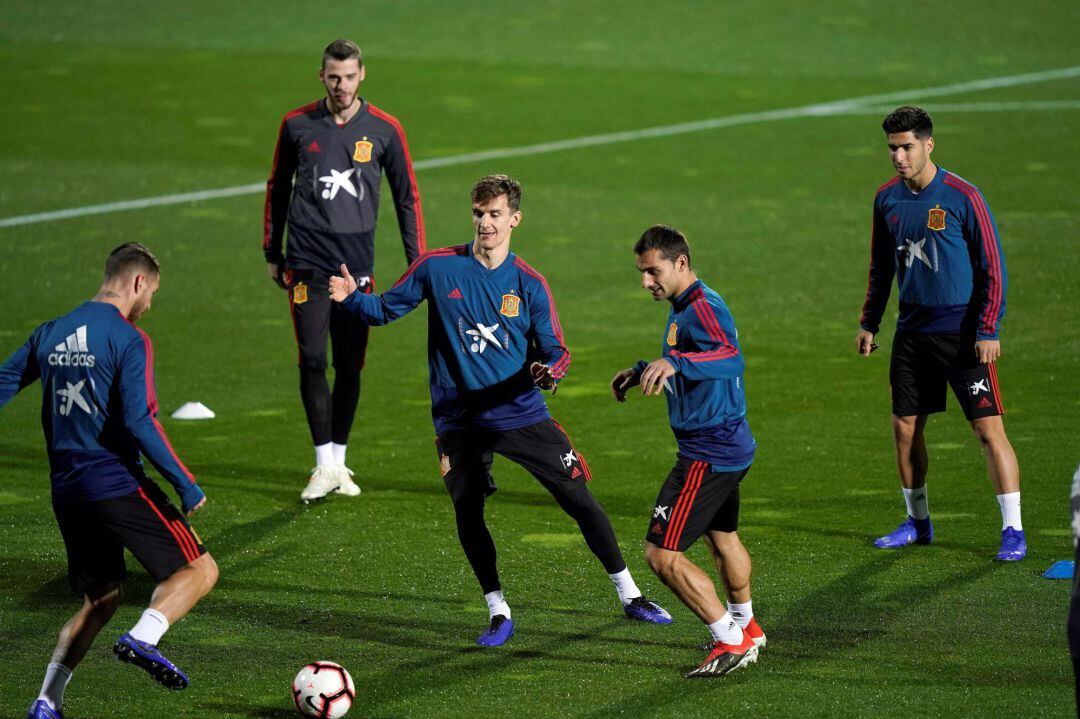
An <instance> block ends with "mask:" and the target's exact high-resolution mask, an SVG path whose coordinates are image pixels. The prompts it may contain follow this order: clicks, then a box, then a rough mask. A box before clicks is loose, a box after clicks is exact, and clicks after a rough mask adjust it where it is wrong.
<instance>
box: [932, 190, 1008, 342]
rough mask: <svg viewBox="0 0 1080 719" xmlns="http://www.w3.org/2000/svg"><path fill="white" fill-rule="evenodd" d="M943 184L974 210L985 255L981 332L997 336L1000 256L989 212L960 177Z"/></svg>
mask: <svg viewBox="0 0 1080 719" xmlns="http://www.w3.org/2000/svg"><path fill="white" fill-rule="evenodd" d="M945 184H946V185H948V186H949V187H953V188H956V189H957V190H959V191H960V192H962V193H964V196H965V197H967V199H968V201H969V202H970V203H971V206H972V207H973V208H974V210H975V220H976V222H977V223H978V226H979V234H980V235H981V238H980V239H981V240H982V246H983V251H984V252H985V253H986V265H987V267H986V270H987V275H988V286H987V288H986V289H987V304H986V307H985V308H984V310H983V314H982V331H983V332H985V333H986V334H997V324H998V313H999V312H1000V311H1001V297H1002V291H1001V255H1000V254H999V252H998V238H997V234H996V233H995V232H994V223H993V222H991V220H990V211H989V210H988V209H987V207H986V201H985V200H983V197H982V194H980V193H979V190H978V189H977V188H976V187H975V186H974V185H972V184H971V183H970V182H967V181H966V180H964V179H963V178H961V177H958V176H956V175H953V174H951V173H950V174H949V175H947V176H946V177H945Z"/></svg>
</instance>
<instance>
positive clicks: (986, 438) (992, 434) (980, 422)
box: [971, 417, 1005, 445]
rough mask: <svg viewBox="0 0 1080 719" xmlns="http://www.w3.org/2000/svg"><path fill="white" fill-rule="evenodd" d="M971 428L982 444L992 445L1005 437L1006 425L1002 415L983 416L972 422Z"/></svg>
mask: <svg viewBox="0 0 1080 719" xmlns="http://www.w3.org/2000/svg"><path fill="white" fill-rule="evenodd" d="M971 430H972V432H974V433H975V438H976V439H978V440H979V443H980V444H983V445H991V444H994V443H995V442H1001V441H1002V440H1004V439H1005V427H1004V425H1003V424H1002V423H1001V417H983V418H982V419H976V420H974V421H973V422H972V423H971Z"/></svg>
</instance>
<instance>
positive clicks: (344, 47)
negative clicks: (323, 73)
mask: <svg viewBox="0 0 1080 719" xmlns="http://www.w3.org/2000/svg"><path fill="white" fill-rule="evenodd" d="M327 60H337V61H339V62H340V61H342V60H356V61H357V62H359V63H360V66H361V67H363V65H364V61H363V60H361V59H360V46H359V45H357V44H356V43H355V42H353V41H352V40H345V39H344V38H342V39H339V40H334V41H333V42H332V43H330V44H329V45H327V46H326V49H325V50H323V53H322V66H323V67H326V61H327Z"/></svg>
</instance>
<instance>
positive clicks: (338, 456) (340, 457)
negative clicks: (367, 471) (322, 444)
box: [330, 442, 347, 464]
mask: <svg viewBox="0 0 1080 719" xmlns="http://www.w3.org/2000/svg"><path fill="white" fill-rule="evenodd" d="M346 446H347V445H344V444H338V443H337V442H331V443H330V447H331V448H332V449H333V450H334V464H345V447H346Z"/></svg>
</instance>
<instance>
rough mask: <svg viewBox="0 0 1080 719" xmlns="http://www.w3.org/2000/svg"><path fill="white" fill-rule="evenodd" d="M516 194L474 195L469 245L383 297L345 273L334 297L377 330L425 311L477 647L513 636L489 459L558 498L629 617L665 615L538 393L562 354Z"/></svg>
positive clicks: (441, 440)
mask: <svg viewBox="0 0 1080 719" xmlns="http://www.w3.org/2000/svg"><path fill="white" fill-rule="evenodd" d="M520 203H521V186H520V185H519V184H518V183H517V181H515V180H513V179H512V178H510V177H507V176H506V175H489V176H487V177H483V178H481V179H480V181H479V182H477V183H476V185H475V186H474V187H473V191H472V215H473V225H474V227H475V234H474V236H473V240H472V242H471V243H469V244H466V245H459V246H457V247H446V248H443V249H438V250H433V251H431V252H428V253H426V254H424V255H422V256H421V257H420V259H419V260H417V261H416V262H414V263H413V264H412V266H411V267H409V269H408V271H407V272H406V273H405V274H404V275H403V276H402V277H401V279H399V280H398V281H397V283H396V284H395V285H394V286H393V287H392V288H391V289H390V290H389V291H387V292H386V293H385V294H383V295H381V296H379V295H373V294H366V293H364V292H363V291H357V282H356V279H355V278H354V277H352V276H351V275H350V274H349V273H348V270H347V268H346V267H345V266H344V265H342V267H341V270H342V275H343V276H342V277H332V278H331V279H330V293H331V298H332V299H333V300H334V301H335V302H340V303H341V306H342V307H343V308H344V309H345V310H346V311H348V312H351V313H353V314H355V315H356V316H357V317H359V318H361V319H362V320H363V321H364V322H366V323H368V324H373V325H384V324H386V323H388V322H392V321H393V320H396V319H398V318H399V317H402V316H403V315H405V314H407V313H408V312H410V311H412V310H413V309H414V308H415V307H416V306H417V305H419V304H420V303H421V302H422V301H424V300H427V303H428V353H429V354H428V364H429V367H430V372H431V414H432V418H433V419H434V423H435V432H436V434H437V437H436V449H437V451H438V455H439V466H440V468H441V471H442V475H443V479H444V481H445V484H446V489H447V491H449V493H450V498H451V500H452V501H453V503H454V512H455V515H456V519H457V530H458V539H459V540H460V541H461V546H462V549H464V550H465V556H466V557H467V558H468V560H469V563H470V564H471V565H472V569H473V572H474V573H475V575H476V578H477V580H478V581H479V583H480V587H481V588H482V590H483V592H484V598H485V599H486V600H487V604H488V610H489V617H490V623H489V626H488V628H487V629H486V630H485V631H484V632H483V633H482V634H481V635H480V638H479V639H477V643H478V644H481V645H483V646H498V645H501V644H504V643H505V642H506V641H507V640H508V639H510V637H511V636H513V634H514V624H513V622H512V621H511V615H510V607H509V605H508V604H507V602H506V598H505V596H504V594H503V591H502V584H501V582H500V581H499V573H498V570H497V567H496V562H495V543H494V542H493V541H492V538H491V534H490V533H489V532H488V528H487V525H486V523H485V522H484V503H485V500H486V498H487V497H488V496H489V495H491V494H492V493H493V492H494V491H495V489H496V487H495V481H494V480H493V479H492V477H491V463H492V458H493V454H496V453H497V454H500V455H502V456H503V457H506V458H507V459H509V460H510V461H512V462H514V463H516V464H518V465H520V466H522V467H524V468H525V469H527V470H528V471H529V472H531V473H532V475H533V476H534V477H536V479H537V480H539V482H540V483H541V484H542V485H543V486H544V488H545V489H547V490H548V491H549V492H551V494H552V495H553V496H554V497H555V501H557V502H558V503H559V506H560V507H562V509H563V511H565V512H566V513H567V514H568V515H570V516H571V517H572V518H573V519H574V520H575V521H576V522H577V523H578V527H579V528H580V529H581V533H582V535H583V536H584V538H585V542H586V544H587V545H588V547H589V549H590V550H592V552H593V554H595V555H596V557H597V558H598V559H599V560H600V562H601V564H603V566H604V569H605V570H606V571H607V572H608V574H609V575H610V577H611V580H612V581H613V582H614V583H615V589H616V591H617V592H618V595H619V599H620V600H621V602H622V606H623V611H624V613H625V614H626V616H627V617H629V618H630V619H635V620H639V621H645V622H655V623H658V624H667V623H669V622H670V621H671V617H670V616H669V615H668V613H667V612H666V611H664V610H663V609H662V608H660V607H659V606H657V605H656V604H654V603H653V602H650V601H648V600H647V599H645V597H643V596H642V594H641V591H640V590H639V589H638V588H637V585H636V584H635V583H634V580H633V577H631V575H630V570H629V569H627V567H626V562H624V561H623V558H622V553H621V552H620V551H619V545H618V543H617V542H616V539H615V533H614V531H613V530H612V528H611V522H610V521H608V518H607V515H606V514H605V513H604V510H603V508H602V507H601V506H600V504H599V503H598V502H597V501H596V498H595V497H593V495H592V492H590V491H589V488H588V486H587V485H586V482H588V481H589V480H590V479H591V476H592V475H591V473H590V471H589V466H588V464H587V463H586V462H585V458H584V457H582V456H581V454H580V453H579V452H578V451H577V450H576V449H575V448H574V446H573V444H571V442H570V438H569V437H567V435H566V432H564V431H563V429H562V427H560V426H559V425H558V423H557V422H555V420H553V419H552V418H551V415H550V414H549V413H548V408H547V404H546V403H545V402H544V398H543V396H542V395H541V394H540V389H539V388H544V389H549V390H551V391H552V392H554V391H555V388H556V386H557V385H558V383H559V381H560V380H561V379H562V378H563V377H564V376H565V375H566V368H567V366H568V365H569V364H570V353H569V352H568V351H567V349H566V345H565V343H564V341H563V334H562V327H561V325H560V324H559V316H558V314H557V313H556V312H555V301H554V299H553V298H552V296H551V290H550V289H549V288H548V284H547V281H546V280H545V279H544V277H543V275H541V274H540V273H539V272H537V271H536V270H534V269H533V268H532V267H530V266H529V265H528V264H527V263H526V262H525V260H523V259H521V258H520V257H518V256H516V255H514V254H513V253H512V252H511V251H510V235H511V233H512V232H513V231H514V228H515V227H517V226H518V225H519V224H520V223H521V218H522V213H521V210H520Z"/></svg>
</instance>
